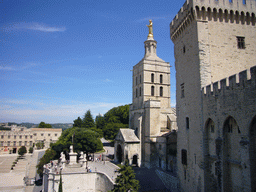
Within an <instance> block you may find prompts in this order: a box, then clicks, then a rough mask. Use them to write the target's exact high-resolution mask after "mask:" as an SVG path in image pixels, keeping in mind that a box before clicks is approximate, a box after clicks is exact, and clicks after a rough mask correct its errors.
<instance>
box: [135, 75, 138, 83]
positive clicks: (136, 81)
mask: <svg viewBox="0 0 256 192" xmlns="http://www.w3.org/2000/svg"><path fill="white" fill-rule="evenodd" d="M135 83H136V85H138V78H137V77H136V80H135Z"/></svg>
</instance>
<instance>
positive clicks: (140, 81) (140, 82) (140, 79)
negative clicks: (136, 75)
mask: <svg viewBox="0 0 256 192" xmlns="http://www.w3.org/2000/svg"><path fill="white" fill-rule="evenodd" d="M140 83H141V75H140Z"/></svg>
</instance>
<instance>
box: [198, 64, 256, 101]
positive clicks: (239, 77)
mask: <svg viewBox="0 0 256 192" xmlns="http://www.w3.org/2000/svg"><path fill="white" fill-rule="evenodd" d="M255 82H256V66H254V67H251V68H250V69H247V70H245V71H242V72H240V73H238V74H235V75H232V76H230V77H227V78H225V79H222V80H220V81H217V82H214V83H212V84H211V85H208V86H206V87H203V88H202V93H203V94H204V96H216V95H219V94H221V93H223V92H224V91H225V90H237V89H243V88H244V87H248V86H255Z"/></svg>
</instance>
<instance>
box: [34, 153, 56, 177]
mask: <svg viewBox="0 0 256 192" xmlns="http://www.w3.org/2000/svg"><path fill="white" fill-rule="evenodd" d="M55 157H56V152H55V151H54V150H53V149H47V150H46V151H45V153H44V156H43V157H42V158H41V159H40V161H39V163H38V164H37V166H36V168H37V173H38V174H39V175H40V177H43V171H44V168H43V166H44V165H45V164H47V163H50V161H51V160H54V159H55Z"/></svg>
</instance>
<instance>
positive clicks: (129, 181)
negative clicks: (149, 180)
mask: <svg viewBox="0 0 256 192" xmlns="http://www.w3.org/2000/svg"><path fill="white" fill-rule="evenodd" d="M118 173H119V175H118V176H117V178H116V184H115V186H114V189H113V190H112V191H113V192H128V191H138V190H139V187H140V185H139V181H138V180H136V179H135V173H134V171H133V169H132V167H131V166H129V164H128V161H126V162H125V165H120V169H119V170H118Z"/></svg>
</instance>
